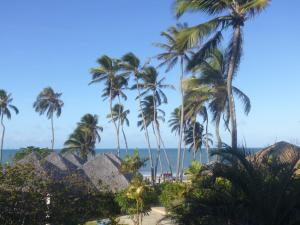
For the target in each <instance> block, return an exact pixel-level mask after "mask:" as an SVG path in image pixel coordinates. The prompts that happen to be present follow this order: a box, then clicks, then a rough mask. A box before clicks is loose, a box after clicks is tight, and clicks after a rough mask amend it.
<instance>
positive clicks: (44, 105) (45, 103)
mask: <svg viewBox="0 0 300 225" xmlns="http://www.w3.org/2000/svg"><path fill="white" fill-rule="evenodd" d="M61 95H62V93H56V92H55V91H54V90H53V89H52V88H51V87H46V88H44V89H43V90H42V92H41V93H40V94H39V95H38V96H37V98H36V101H35V102H34V103H33V107H34V108H35V111H36V112H38V113H39V114H40V115H43V114H44V113H46V116H47V118H48V119H50V120H51V130H52V140H51V149H52V150H54V124H53V119H54V114H56V117H59V116H60V115H61V110H62V107H63V105H64V103H63V101H62V100H61V99H60V97H61Z"/></svg>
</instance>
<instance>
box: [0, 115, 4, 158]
mask: <svg viewBox="0 0 300 225" xmlns="http://www.w3.org/2000/svg"><path fill="white" fill-rule="evenodd" d="M3 116H4V114H3V113H1V126H2V136H1V148H0V162H2V158H3V144H4V134H5V126H4V122H3Z"/></svg>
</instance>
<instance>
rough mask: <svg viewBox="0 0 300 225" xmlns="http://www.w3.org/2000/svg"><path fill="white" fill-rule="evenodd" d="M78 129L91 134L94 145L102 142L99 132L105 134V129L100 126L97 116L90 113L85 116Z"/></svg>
mask: <svg viewBox="0 0 300 225" xmlns="http://www.w3.org/2000/svg"><path fill="white" fill-rule="evenodd" d="M78 127H80V129H81V130H86V131H87V132H88V133H89V134H90V136H91V141H92V143H96V142H100V141H101V137H100V134H99V132H103V127H102V126H99V125H98V116H97V115H92V114H90V113H87V114H85V115H84V116H83V117H82V118H81V120H80V122H79V123H78Z"/></svg>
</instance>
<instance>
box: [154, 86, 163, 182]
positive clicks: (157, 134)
mask: <svg viewBox="0 0 300 225" xmlns="http://www.w3.org/2000/svg"><path fill="white" fill-rule="evenodd" d="M152 97H153V123H154V124H155V125H154V126H155V129H154V126H153V123H152V128H153V133H154V135H155V138H156V142H157V156H156V162H155V170H154V171H155V172H154V174H155V180H156V175H157V164H158V161H159V160H160V138H159V137H158V136H159V133H158V126H159V125H158V121H157V119H156V115H157V113H156V98H155V91H153V94H152ZM155 130H156V132H155ZM160 163H161V162H160ZM161 170H162V166H161Z"/></svg>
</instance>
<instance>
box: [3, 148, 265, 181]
mask: <svg viewBox="0 0 300 225" xmlns="http://www.w3.org/2000/svg"><path fill="white" fill-rule="evenodd" d="M248 150H249V151H251V152H257V151H258V150H259V148H250V149H248ZM17 151H18V150H15V149H10V150H3V162H11V160H12V159H13V157H14V155H15V154H16V152H17ZM56 151H57V152H59V151H60V150H56ZM133 152H134V149H129V150H128V153H129V154H132V153H133ZM138 152H139V155H140V157H141V158H148V149H138ZM166 152H167V154H168V157H169V160H170V164H171V167H172V170H173V173H175V172H176V162H177V148H168V149H166ZM101 153H113V154H117V151H116V149H97V150H96V154H101ZM125 155H126V150H125V149H121V150H120V157H121V158H123V157H124V156H125ZM152 157H153V162H155V160H156V149H152ZM196 159H197V160H200V152H198V153H197V156H196ZM192 160H193V154H192V152H189V151H186V156H185V161H184V167H185V168H187V167H188V166H189V165H190V164H191V162H192ZM161 161H162V168H163V172H167V171H169V169H168V165H167V162H166V159H165V156H164V153H163V151H162V150H161ZM202 163H207V156H206V150H205V149H202ZM140 172H141V173H142V174H143V175H146V176H147V175H150V164H149V161H148V162H147V163H146V166H145V167H143V168H141V170H140ZM158 172H160V167H159V166H158Z"/></svg>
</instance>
